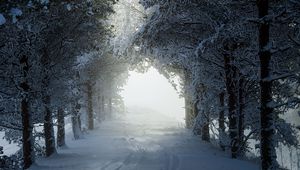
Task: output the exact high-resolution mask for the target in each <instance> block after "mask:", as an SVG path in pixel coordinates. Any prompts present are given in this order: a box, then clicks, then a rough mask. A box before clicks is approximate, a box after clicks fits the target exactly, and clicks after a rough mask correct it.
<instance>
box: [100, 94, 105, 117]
mask: <svg viewBox="0 0 300 170" xmlns="http://www.w3.org/2000/svg"><path fill="white" fill-rule="evenodd" d="M101 115H102V117H101V119H102V120H105V115H106V113H105V98H104V96H101Z"/></svg>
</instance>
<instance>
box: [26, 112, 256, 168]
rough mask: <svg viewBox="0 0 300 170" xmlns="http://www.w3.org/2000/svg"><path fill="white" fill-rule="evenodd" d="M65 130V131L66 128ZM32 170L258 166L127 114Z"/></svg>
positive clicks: (157, 119) (154, 119) (171, 123)
mask: <svg viewBox="0 0 300 170" xmlns="http://www.w3.org/2000/svg"><path fill="white" fill-rule="evenodd" d="M68 129H69V128H68ZM71 136H72V135H70V134H69V133H68V134H67V146H66V147H65V148H63V149H59V150H58V153H57V154H54V155H53V156H51V157H49V158H37V161H36V164H35V165H33V166H32V167H31V168H30V170H47V169H49V170H50V169H56V170H87V169H88V170H96V169H97V170H201V169H202V170H240V169H243V170H255V169H259V167H258V166H257V165H256V164H254V163H252V162H247V161H242V160H234V159H231V158H230V157H229V155H228V154H226V153H224V152H222V151H220V150H218V149H216V148H214V147H213V146H212V145H210V144H208V143H204V142H202V141H201V140H200V138H199V137H196V136H193V135H192V134H191V133H190V131H189V130H187V129H185V128H184V125H183V124H182V123H179V122H177V121H176V120H172V119H171V118H169V117H167V116H163V115H155V113H153V114H137V113H135V114H128V115H127V116H126V117H125V116H124V117H122V118H119V119H117V120H111V121H104V122H102V123H101V124H100V125H99V127H97V128H96V129H95V130H93V131H89V132H87V133H86V134H85V137H84V139H80V140H73V139H72V138H71Z"/></svg>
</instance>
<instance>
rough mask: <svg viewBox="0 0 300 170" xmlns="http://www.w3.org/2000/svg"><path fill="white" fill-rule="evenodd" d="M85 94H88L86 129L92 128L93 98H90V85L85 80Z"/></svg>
mask: <svg viewBox="0 0 300 170" xmlns="http://www.w3.org/2000/svg"><path fill="white" fill-rule="evenodd" d="M87 95H88V129H89V130H93V129H94V115H93V99H92V85H91V82H87Z"/></svg>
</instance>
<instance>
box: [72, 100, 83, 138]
mask: <svg viewBox="0 0 300 170" xmlns="http://www.w3.org/2000/svg"><path fill="white" fill-rule="evenodd" d="M80 107H81V106H80V105H79V104H78V103H77V104H76V106H75V108H74V111H73V113H72V118H71V120H72V131H73V136H74V139H75V140H77V139H79V138H80V137H81V121H80V116H79V110H80Z"/></svg>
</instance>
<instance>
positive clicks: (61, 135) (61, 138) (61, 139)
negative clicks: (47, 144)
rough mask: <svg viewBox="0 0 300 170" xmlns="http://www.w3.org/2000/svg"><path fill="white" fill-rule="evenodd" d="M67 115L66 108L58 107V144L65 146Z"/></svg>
mask: <svg viewBox="0 0 300 170" xmlns="http://www.w3.org/2000/svg"><path fill="white" fill-rule="evenodd" d="M65 145H66V142H65V116H64V110H63V109H62V108H58V110H57V146H59V147H62V146H65Z"/></svg>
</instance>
